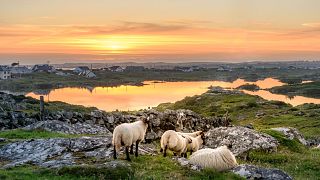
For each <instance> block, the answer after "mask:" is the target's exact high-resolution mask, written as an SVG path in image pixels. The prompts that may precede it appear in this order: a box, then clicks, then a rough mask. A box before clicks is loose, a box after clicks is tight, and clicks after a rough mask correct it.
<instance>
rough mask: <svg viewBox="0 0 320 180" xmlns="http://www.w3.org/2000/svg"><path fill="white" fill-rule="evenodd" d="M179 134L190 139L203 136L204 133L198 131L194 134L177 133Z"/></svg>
mask: <svg viewBox="0 0 320 180" xmlns="http://www.w3.org/2000/svg"><path fill="white" fill-rule="evenodd" d="M177 133H178V134H181V135H184V136H190V137H194V138H195V137H197V136H199V135H201V134H203V132H202V131H196V132H193V133H183V132H177Z"/></svg>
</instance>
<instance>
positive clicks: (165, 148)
mask: <svg viewBox="0 0 320 180" xmlns="http://www.w3.org/2000/svg"><path fill="white" fill-rule="evenodd" d="M167 148H168V147H167V146H165V147H164V150H163V157H166V156H167Z"/></svg>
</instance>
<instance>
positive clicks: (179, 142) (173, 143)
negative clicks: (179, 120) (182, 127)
mask: <svg viewBox="0 0 320 180" xmlns="http://www.w3.org/2000/svg"><path fill="white" fill-rule="evenodd" d="M191 142H192V140H191V138H190V137H187V136H183V135H179V134H178V133H177V132H175V131H173V130H168V131H166V132H164V133H163V135H162V136H161V140H160V144H161V150H160V152H163V156H164V157H166V156H167V149H169V150H171V151H173V152H175V153H177V155H179V156H182V155H184V154H185V153H186V151H187V146H188V144H189V143H191Z"/></svg>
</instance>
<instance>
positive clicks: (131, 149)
mask: <svg viewBox="0 0 320 180" xmlns="http://www.w3.org/2000/svg"><path fill="white" fill-rule="evenodd" d="M130 154H133V144H131V148H130Z"/></svg>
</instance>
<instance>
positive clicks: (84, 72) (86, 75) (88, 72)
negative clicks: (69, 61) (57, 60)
mask: <svg viewBox="0 0 320 180" xmlns="http://www.w3.org/2000/svg"><path fill="white" fill-rule="evenodd" d="M79 76H84V77H87V78H95V77H97V76H96V75H95V74H94V73H93V72H92V71H90V70H87V71H82V72H81V73H79Z"/></svg>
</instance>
